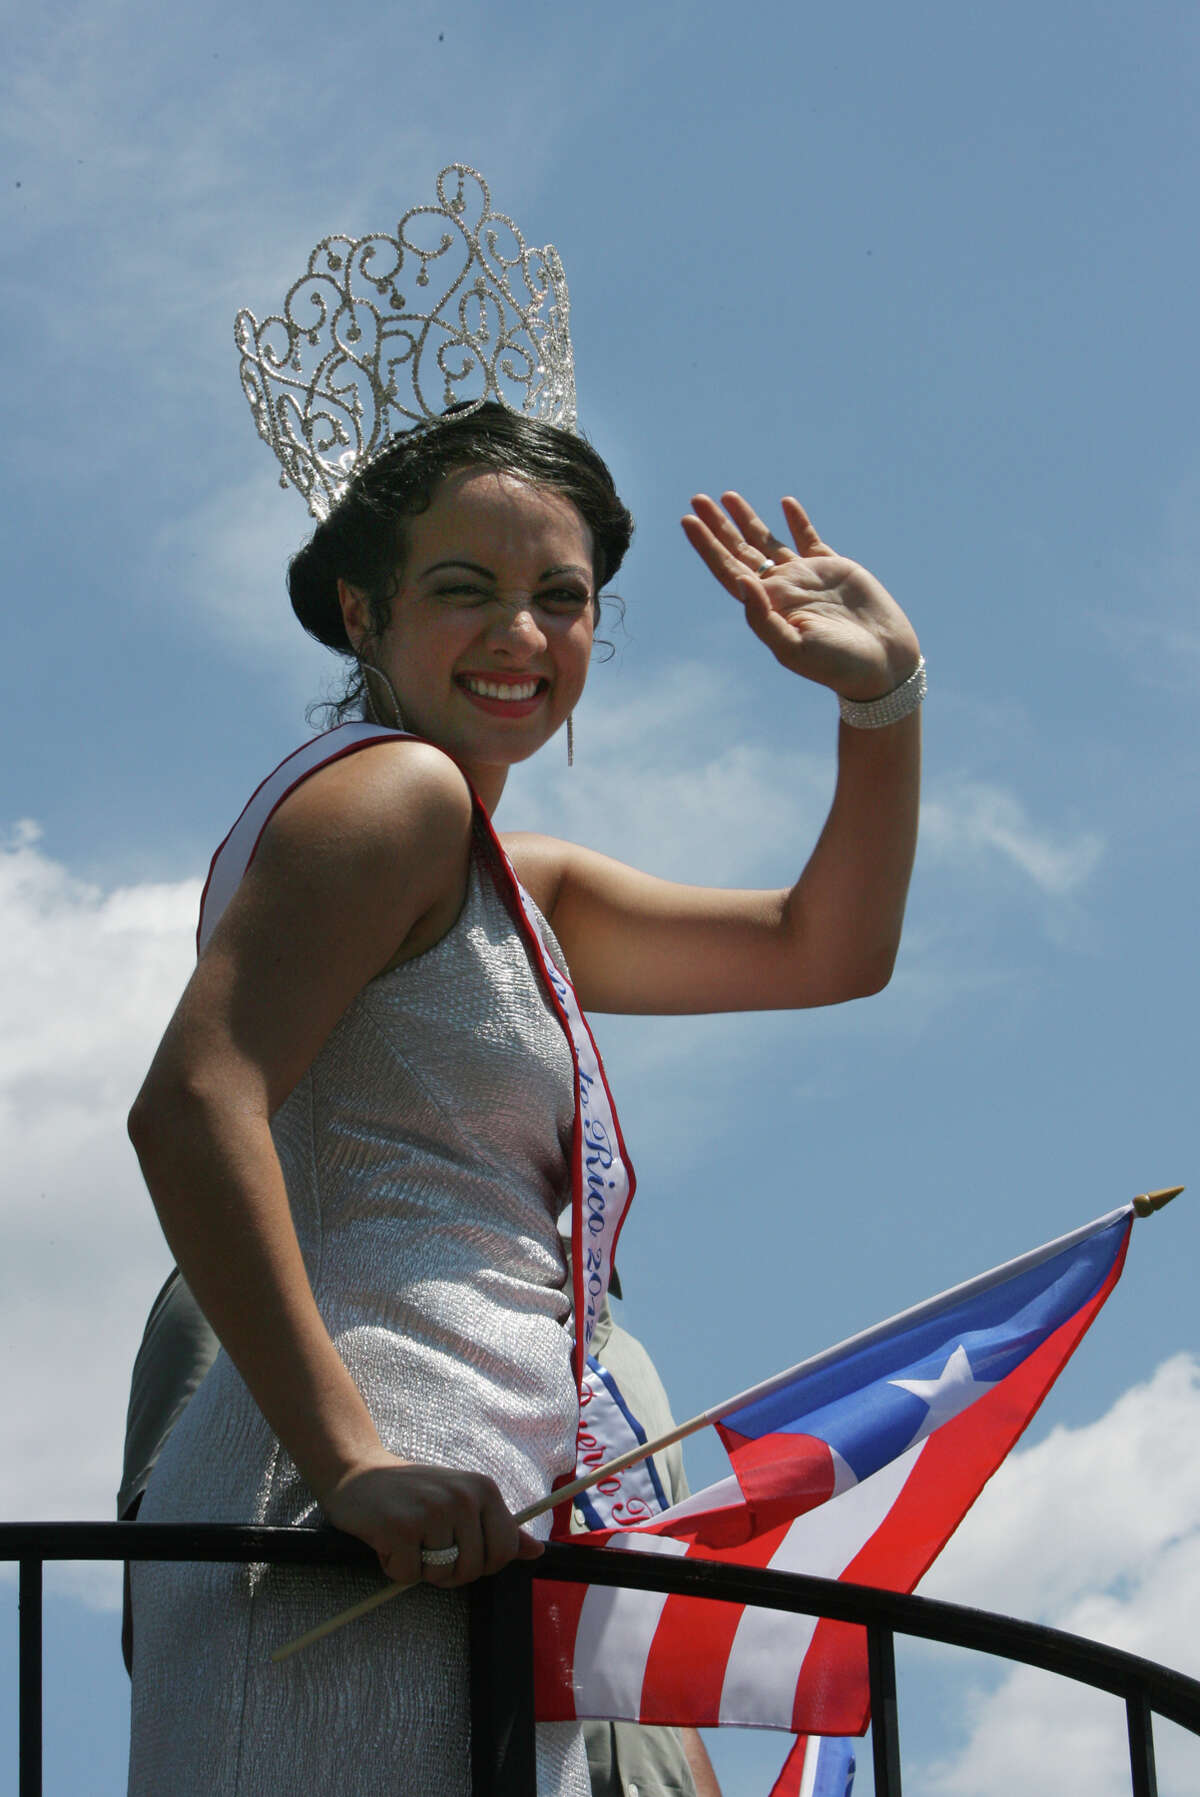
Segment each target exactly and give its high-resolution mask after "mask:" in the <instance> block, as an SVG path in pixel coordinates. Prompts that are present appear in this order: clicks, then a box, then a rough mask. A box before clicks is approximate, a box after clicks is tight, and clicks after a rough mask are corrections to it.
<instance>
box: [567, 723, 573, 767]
mask: <svg viewBox="0 0 1200 1797" xmlns="http://www.w3.org/2000/svg"><path fill="white" fill-rule="evenodd" d="M567 766H568V767H574V766H575V713H574V712H573V711H569V712H568V713H567Z"/></svg>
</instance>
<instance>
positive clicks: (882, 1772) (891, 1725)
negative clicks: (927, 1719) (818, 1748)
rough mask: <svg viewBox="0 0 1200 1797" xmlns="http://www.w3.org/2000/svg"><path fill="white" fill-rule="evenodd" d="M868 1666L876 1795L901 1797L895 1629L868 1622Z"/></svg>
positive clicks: (880, 1796) (876, 1796)
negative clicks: (893, 1633)
mask: <svg viewBox="0 0 1200 1797" xmlns="http://www.w3.org/2000/svg"><path fill="white" fill-rule="evenodd" d="M867 1668H868V1673H869V1676H870V1680H871V1751H872V1753H873V1755H874V1760H875V1797H900V1719H899V1712H898V1710H897V1707H896V1648H895V1642H894V1639H893V1636H892V1631H891V1629H889V1628H885V1627H884V1625H883V1624H882V1623H879V1622H869V1623H868V1624H867Z"/></svg>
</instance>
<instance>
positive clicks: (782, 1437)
mask: <svg viewBox="0 0 1200 1797" xmlns="http://www.w3.org/2000/svg"><path fill="white" fill-rule="evenodd" d="M717 1434H718V1435H719V1436H720V1437H721V1440H722V1441H723V1442H724V1443H725V1447H726V1451H727V1452H728V1454H729V1458H730V1460H731V1461H732V1462H733V1470H734V1472H735V1473H736V1474H737V1481H738V1484H739V1485H740V1486H741V1488H742V1492H743V1494H744V1495H745V1498H746V1502H747V1506H748V1515H747V1519H746V1532H747V1533H748V1534H749V1533H754V1534H757V1532H758V1530H759V1529H770V1528H774V1527H775V1525H776V1523H779V1522H783V1521H785V1520H786V1521H789V1522H790V1521H791V1520H792V1519H793V1518H794V1517H797V1516H801V1515H803V1513H804V1511H806V1510H814V1509H815V1508H816V1506H817V1505H818V1504H823V1503H825V1502H826V1500H827V1499H828V1498H831V1497H832V1496H833V1489H834V1485H835V1484H836V1479H835V1476H834V1471H833V1456H832V1455H831V1453H830V1452H829V1444H828V1442H825V1441H821V1440H819V1439H818V1438H817V1437H816V1436H815V1435H802V1434H799V1433H796V1434H792V1433H791V1432H789V1431H788V1430H786V1429H781V1430H779V1431H777V1432H775V1433H773V1434H770V1435H759V1436H747V1435H738V1434H737V1433H736V1431H734V1430H733V1429H725V1428H722V1426H721V1424H720V1423H718V1424H717ZM705 1539H711V1536H709V1535H708V1534H707V1532H706V1535H705ZM721 1545H722V1546H723V1545H724V1543H722V1544H721Z"/></svg>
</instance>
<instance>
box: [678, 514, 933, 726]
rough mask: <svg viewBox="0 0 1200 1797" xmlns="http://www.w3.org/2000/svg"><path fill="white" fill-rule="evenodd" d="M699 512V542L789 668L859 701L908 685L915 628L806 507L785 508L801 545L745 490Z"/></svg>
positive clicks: (692, 535)
mask: <svg viewBox="0 0 1200 1797" xmlns="http://www.w3.org/2000/svg"><path fill="white" fill-rule="evenodd" d="M692 507H693V509H692V512H691V513H690V514H689V515H688V516H687V517H686V518H684V520H683V529H684V533H685V535H686V536H687V539H688V541H689V543H691V545H692V547H693V549H695V551H696V553H697V554H698V555H699V556H700V559H701V560H702V561H703V562H704V564H705V566H706V567H708V568H709V569H710V570H711V571H712V573H713V574H715V575H716V577H717V579H718V580H719V581H720V582H721V585H722V586H723V587H724V588H725V590H726V591H727V592H728V593H731V594H732V595H733V597H734V598H735V599H737V600H738V601H739V603H740V604H741V605H742V607H743V609H744V611H745V614H746V622H747V623H748V624H749V626H750V628H751V630H753V632H754V634H755V636H757V637H758V638H759V639H760V640H761V641H762V642H764V643H765V644H766V645H767V647H768V648H769V649H770V650H771V652H772V654H773V655H774V656H775V658H776V659H777V660H778V661H780V662H781V663H782V664H783V666H784V667H785V668H788V669H790V670H791V672H792V673H794V674H802V675H803V676H804V677H805V679H807V680H815V681H816V682H817V683H818V684H819V685H821V686H828V687H832V688H833V690H834V691H835V692H837V693H838V694H840V695H841V696H842V697H843V698H847V699H855V700H870V699H878V698H881V697H882V696H883V694H884V693H889V692H891V691H892V689H893V688H894V687H897V686H899V685H900V684H901V682H902V681H904V680H907V679H908V676H909V675H910V674H911V673H912V672H913V670H914V668H915V667H916V665H917V659H918V656H919V654H920V650H919V648H918V646H917V638H916V634H915V632H914V631H913V628H912V625H911V624H910V623H909V621H908V619H907V618H906V617H905V615H904V613H903V612H902V611H901V609H900V607H899V606H898V605H897V604H896V601H895V600H894V599H893V598H892V596H891V594H890V593H889V592H888V591H887V589H886V587H884V586H882V585H881V584H880V582H879V581H878V580H876V578H875V576H874V575H873V574H870V573H868V572H867V570H866V569H865V568H863V567H860V566H859V564H858V563H857V562H852V561H848V560H847V559H846V557H845V556H841V555H838V554H836V553H835V551H834V550H832V549H831V548H830V547H829V544H828V543H823V542H822V541H821V538H820V537H819V536H818V534H817V532H816V530H815V529H814V527H813V525H812V522H811V521H810V519H809V516H808V514H807V512H806V511H805V510H804V507H803V506H802V505H801V504H800V503H799V501H798V500H795V499H791V498H788V499H785V500H784V501H783V515H784V517H785V519H786V520H787V526H788V529H789V531H790V532H791V536H792V543H793V545H794V547H789V546H788V545H787V544H785V543H783V542H781V541H780V539H779V538H778V537H776V536H775V535H774V534H773V532H772V531H770V530H769V529H768V527H767V526H766V525H765V524H764V523H763V521H762V519H761V518H760V517H759V516H758V513H757V512H756V511H755V510H754V508H753V506H751V505H750V504H749V503H748V501H746V500H745V499H743V498H742V496H741V494H740V493H723V494H722V495H721V502H720V504H717V502H716V501H715V500H713V499H710V498H709V497H708V496H707V494H704V493H699V494H697V495H696V497H695V498H694V499H693V501H692ZM768 564H769V565H768Z"/></svg>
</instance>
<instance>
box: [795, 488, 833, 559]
mask: <svg viewBox="0 0 1200 1797" xmlns="http://www.w3.org/2000/svg"><path fill="white" fill-rule="evenodd" d="M783 515H784V517H785V518H786V520H787V527H788V529H789V530H790V531H791V533H792V541H793V542H794V543H795V545H796V548H797V549H798V550H799V552H800V554H801V555H836V554H837V550H836V549H831V548H830V547H829V544H828V543H823V542H822V541H821V538H820V535H819V533H818V531H817V529H816V526H815V525H814V524H813V521H812V519H811V518H810V517H809V515H808V513H807V512H806V511H805V509H804V507H803V506H802V505H801V504H800V501H799V500H798V499H793V498H792V497H791V495H790V494H789V495H788V497H787V498H786V499H785V500H784V501H783Z"/></svg>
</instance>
